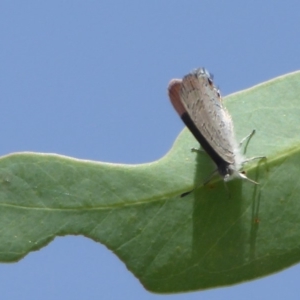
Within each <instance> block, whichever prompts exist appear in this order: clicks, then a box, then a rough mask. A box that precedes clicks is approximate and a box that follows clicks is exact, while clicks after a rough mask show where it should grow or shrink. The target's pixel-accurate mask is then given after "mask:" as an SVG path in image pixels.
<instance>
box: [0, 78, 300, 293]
mask: <svg viewBox="0 0 300 300" xmlns="http://www.w3.org/2000/svg"><path fill="white" fill-rule="evenodd" d="M299 104H300V72H296V73H292V74H288V75H286V76H282V77H279V78H276V79H274V80H271V81H269V82H266V83H263V84H261V85H258V86H255V87H254V88H251V89H248V90H245V91H242V92H239V93H236V94H233V95H231V96H229V97H226V99H225V105H226V106H227V108H228V110H229V111H230V113H231V115H232V117H233V121H234V124H235V129H236V134H237V137H238V139H241V138H242V137H244V136H246V135H247V134H248V133H250V132H251V130H252V129H256V134H255V136H254V137H253V138H252V140H251V141H250V143H249V146H248V149H247V151H248V153H247V157H251V156H256V155H265V156H267V161H266V162H265V161H261V162H253V163H251V164H249V165H248V166H247V167H246V171H247V176H248V177H249V178H251V179H254V180H256V181H258V182H259V183H260V184H259V185H253V184H251V183H249V182H247V181H243V180H234V181H231V182H229V183H228V184H227V188H226V187H225V186H224V183H223V180H222V178H219V177H215V178H214V180H213V181H211V182H210V183H209V184H208V185H206V186H204V187H203V186H202V187H199V188H198V189H197V190H196V191H195V192H193V193H191V194H189V195H188V196H186V197H183V198H182V197H180V194H182V193H183V192H186V191H189V190H190V189H192V188H193V186H194V185H197V184H199V182H202V181H203V180H204V179H206V178H207V177H208V176H209V174H210V173H211V172H212V170H214V168H215V167H214V165H213V163H212V162H211V161H210V159H209V157H208V156H207V155H206V154H205V153H198V154H195V153H193V152H191V151H190V148H192V147H197V141H196V140H195V139H194V138H193V137H192V136H191V134H190V133H189V132H188V131H187V130H184V131H183V133H182V134H180V136H179V138H178V139H177V141H176V142H175V144H174V146H173V148H172V149H171V151H170V152H169V153H168V154H167V155H166V156H165V157H163V158H162V159H160V160H159V161H157V162H153V163H149V164H143V165H138V166H132V165H116V164H108V163H98V162H93V161H84V160H77V159H73V158H68V157H63V156H59V155H51V154H36V153H18V154H12V155H8V156H5V157H2V158H1V159H0V228H1V236H0V260H1V261H2V262H12V261H17V260H19V259H21V258H22V257H24V256H25V255H26V254H28V253H29V252H30V251H33V250H38V249H40V248H41V247H43V246H45V245H47V244H48V243H49V242H51V241H52V240H53V239H54V238H55V237H56V236H64V235H68V234H72V235H84V236H86V237H89V238H91V239H93V240H94V241H97V242H100V243H103V244H105V245H106V246H107V247H108V248H109V249H111V250H112V251H113V252H114V253H115V254H116V255H118V257H119V258H120V259H121V260H122V261H123V262H124V263H125V264H126V266H127V267H128V269H129V270H130V271H131V272H132V273H133V274H134V275H135V276H136V277H137V278H138V279H139V280H140V281H141V282H142V284H143V285H144V286H145V287H146V288H147V289H148V290H151V291H153V292H157V293H166V292H179V291H190V290H198V289H207V288H212V287H217V286H223V285H230V284H234V283H239V282H243V281H246V280H250V279H254V278H258V277H261V276H265V275H268V274H271V273H273V272H276V271H279V270H282V269H284V268H286V267H289V266H291V265H292V264H295V263H297V262H298V261H299V259H300V251H299V249H300V239H299V236H300V213H299V211H300V184H299V178H300V105H299ZM170 109H172V108H171V106H170Z"/></svg>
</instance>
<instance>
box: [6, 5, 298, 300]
mask: <svg viewBox="0 0 300 300" xmlns="http://www.w3.org/2000/svg"><path fill="white" fill-rule="evenodd" d="M299 11H300V2H299V1H296V0H294V1H292V0H287V1H278V0H273V1H271V2H270V1H257V0H253V1H238V0H232V1H229V2H228V1H215V0H209V1H208V0H202V1H185V2H184V1H172V2H171V1H158V0H153V1H147V2H146V1H137V0H136V1H130V0H129V1H120V0H116V1H106V2H105V3H104V1H76V0H72V1H70V0H69V1H67V0H60V1H56V0H52V1H30V0H28V1H1V3H0V41H1V44H0V45H1V46H0V69H1V72H0V100H1V119H0V133H1V148H0V154H1V155H6V154H8V153H12V152H20V151H35V152H51V153H58V154H63V155H68V156H72V157H76V158H82V159H90V160H99V161H105V162H115V163H130V164H138V163H144V162H150V161H154V160H157V159H159V158H160V157H162V156H163V155H165V154H166V152H167V151H168V150H169V149H170V147H171V146H172V144H173V142H174V140H175V139H176V137H177V135H178V134H179V132H180V131H181V130H182V128H183V124H182V122H181V120H180V119H179V118H178V116H177V115H176V113H175V111H174V110H173V108H172V107H171V105H170V104H169V100H168V98H167V92H166V88H167V85H168V82H169V81H170V79H172V78H176V77H182V76H183V75H185V74H186V73H188V72H189V71H190V70H192V69H194V68H196V67H200V66H205V67H206V68H208V70H210V71H211V72H212V73H213V74H214V75H215V82H216V84H217V85H219V87H220V89H221V91H222V94H223V95H228V94H230V93H233V92H236V91H239V90H242V89H245V88H248V87H251V86H253V85H255V84H258V83H261V82H263V81H266V80H269V79H271V78H274V77H277V76H280V75H283V74H285V73H289V72H292V71H296V70H299V69H300V58H299V53H300V42H299V41H300V13H299ZM274 105H276V103H274ZM299 278H300V266H299V265H297V266H294V267H291V268H289V269H288V270H285V271H283V272H280V273H278V274H275V275H272V276H268V277H265V278H263V279H260V280H256V281H252V282H248V283H244V284H240V285H235V286H231V287H227V288H219V289H214V290H208V291H204V292H194V293H188V294H177V295H169V296H160V295H155V294H151V293H149V292H147V291H146V290H144V288H143V287H142V286H141V284H140V283H139V281H138V280H137V279H136V278H135V277H134V276H133V275H132V274H131V273H130V272H129V271H127V269H126V267H125V265H124V264H123V263H122V262H121V261H120V260H119V259H118V258H117V257H116V256H115V255H114V254H112V253H111V252H110V251H109V250H107V249H106V248H105V246H103V245H101V244H97V243H95V242H93V241H91V240H89V239H87V238H84V237H78V236H77V237H72V236H70V237H61V238H56V239H55V240H54V241H53V242H52V243H51V244H50V245H48V246H47V247H45V248H43V249H41V250H40V251H37V252H33V253H30V254H29V255H28V256H26V257H25V258H24V259H23V260H21V261H20V262H18V263H15V264H1V265H0V282H1V299H25V300H27V299H30V300H35V299H43V300H48V299H73V300H75V299H125V298H128V299H162V298H166V299H172V300H173V299H176V300H177V299H178V300H180V299H203V300H206V299H210V300H213V299H218V300H220V299H298V297H299Z"/></svg>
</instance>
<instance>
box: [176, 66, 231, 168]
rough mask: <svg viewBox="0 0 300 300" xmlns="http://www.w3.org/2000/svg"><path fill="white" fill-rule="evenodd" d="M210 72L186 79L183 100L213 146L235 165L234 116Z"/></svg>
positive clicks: (183, 82)
mask: <svg viewBox="0 0 300 300" xmlns="http://www.w3.org/2000/svg"><path fill="white" fill-rule="evenodd" d="M208 76H209V73H207V71H206V70H205V69H199V70H197V71H195V72H194V73H191V74H189V75H187V76H185V77H184V78H183V80H182V84H181V91H180V97H181V100H182V102H183V105H184V107H185V109H186V110H187V113H188V114H189V115H190V117H191V119H192V120H193V122H194V123H195V125H196V127H197V128H198V130H199V131H200V132H201V134H202V135H203V136H204V138H205V139H206V140H207V141H208V143H209V144H210V145H211V147H213V148H214V150H215V151H216V152H217V153H218V154H219V155H220V156H221V157H222V158H223V159H224V160H225V161H227V162H229V163H233V162H234V150H235V147H236V144H235V143H236V142H235V138H234V132H233V124H232V120H231V117H230V115H229V114H228V112H227V110H226V109H225V107H224V106H223V104H222V98H221V96H220V93H219V91H218V89H217V88H216V87H215V86H214V84H213V82H212V79H211V77H208Z"/></svg>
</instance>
